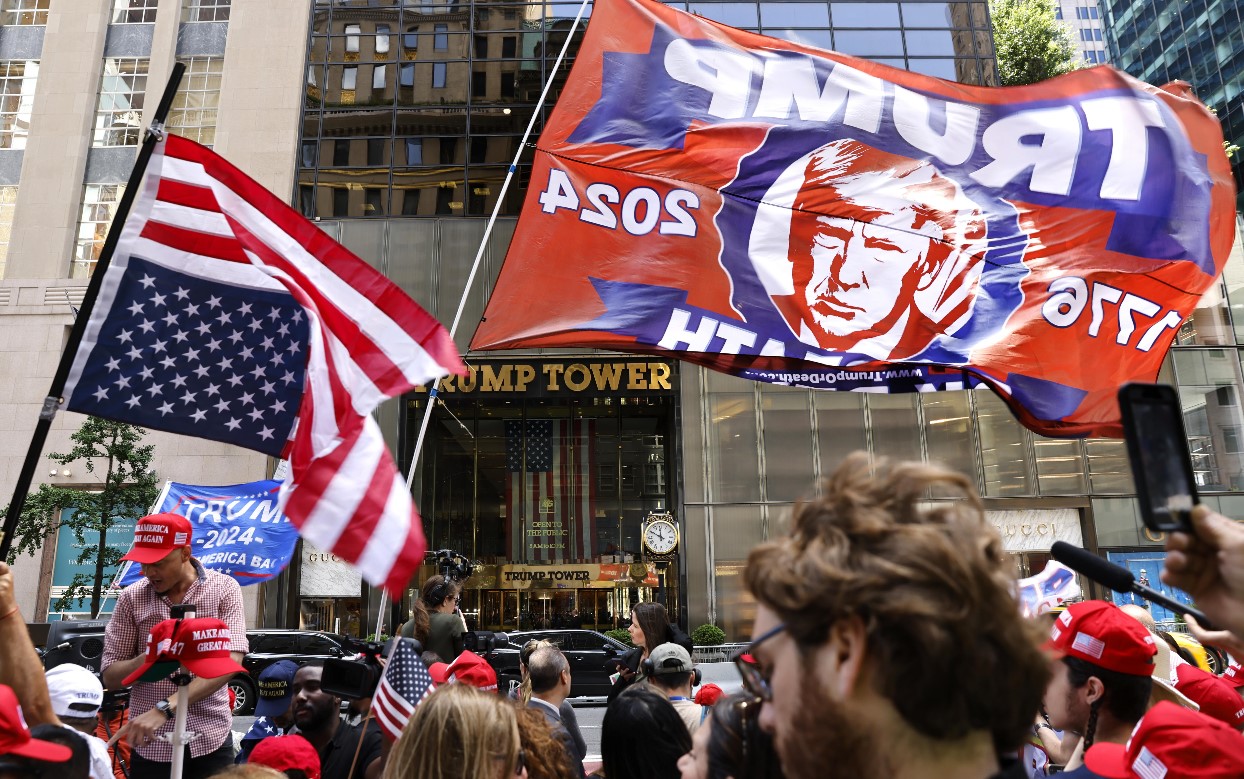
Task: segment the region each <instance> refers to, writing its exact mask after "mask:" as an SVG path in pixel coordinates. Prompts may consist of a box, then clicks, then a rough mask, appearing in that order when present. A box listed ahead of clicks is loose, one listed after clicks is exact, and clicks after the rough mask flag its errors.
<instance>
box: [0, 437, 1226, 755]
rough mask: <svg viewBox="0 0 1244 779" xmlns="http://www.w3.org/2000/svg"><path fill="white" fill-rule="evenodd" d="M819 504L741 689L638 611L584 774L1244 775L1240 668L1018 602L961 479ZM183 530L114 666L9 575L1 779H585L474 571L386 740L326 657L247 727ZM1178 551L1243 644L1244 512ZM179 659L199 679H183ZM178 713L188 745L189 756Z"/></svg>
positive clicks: (759, 554)
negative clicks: (515, 664) (338, 688)
mask: <svg viewBox="0 0 1244 779" xmlns="http://www.w3.org/2000/svg"><path fill="white" fill-rule="evenodd" d="M821 492H822V494H821V497H819V498H817V499H815V500H810V501H807V502H805V503H802V504H800V505H799V506H798V507H797V508H796V509H795V512H794V516H793V520H792V523H791V527H790V530H789V532H787V533H786V534H785V535H782V536H780V537H778V538H775V539H772V540H770V541H767V542H765V543H764V544H761V545H760V546H758V547H756V548H755V549H753V550H752V552H751V554H750V556H749V559H748V562H747V566H746V569H745V571H744V584H745V586H746V588H747V590H748V592H749V593H750V594H751V596H752V597H753V598H754V599H755V603H756V614H755V621H754V627H753V634H752V636H751V643H750V644H749V645H748V647H747V648H746V650H745V651H744V652H743V653H741V654H740V655H739V656H738V658H737V659H736V660H735V664H736V666H737V668H738V671H739V675H740V676H741V679H742V688H741V689H740V690H739V691H738V692H735V693H733V694H730V695H721V694H720V693H721V690H720V689H719V688H716V687H715V686H714V685H709V684H704V685H701V684H700V682H701V679H700V669H699V668H697V667H696V664H695V663H694V661H693V658H692V652H691V642H690V640H689V639H688V638H687V636H686V635H685V634H684V633H683V632H682V631H681V630H680V629H679V628H678V627H677V626H676V625H673V624H671V622H670V620H669V619H668V615H667V614H666V612H665V609H664V608H663V607H662V606H661V605H660V604H658V603H640V604H637V605H635V607H634V608H633V613H632V620H631V626H630V634H631V638H632V642H633V644H634V649H632V650H631V651H630V652H627V653H626V654H624V655H622V656H621V657H619V658H618V659H617V661H616V670H615V672H614V675H613V679H614V684H613V690H612V691H611V693H610V695H609V703H608V707H607V709H606V711H605V715H604V719H603V722H602V725H601V739H600V750H601V755H600V758H601V765H600V766H599V767H597V766H595V765H592V766H590V768H591V770H592V775H594V776H603V777H607V779H666V777H669V778H670V779H673V777H681V779H724V778H725V777H733V779H775V778H777V777H790V778H791V779H812V778H813V777H836V776H842V777H852V778H855V777H864V778H866V779H867V778H873V777H875V778H877V779H891V778H895V779H904V778H905V777H920V778H921V779H942V778H945V779H1036V777H1040V776H1047V775H1051V774H1054V773H1059V772H1061V773H1063V774H1064V775H1065V776H1067V777H1068V779H1094V778H1096V777H1110V778H1111V779H1127V778H1128V777H1139V778H1140V779H1152V778H1153V777H1170V778H1171V779H1174V778H1175V777H1210V778H1221V779H1228V778H1229V777H1230V778H1232V779H1240V777H1244V735H1241V729H1242V728H1244V671H1241V669H1240V668H1239V666H1238V665H1232V666H1231V667H1230V668H1229V669H1227V671H1226V672H1225V673H1223V674H1222V675H1220V676H1219V675H1215V674H1213V673H1207V672H1206V671H1204V670H1202V669H1200V668H1198V667H1197V666H1196V665H1195V664H1193V663H1190V662H1188V661H1187V659H1186V658H1184V657H1183V656H1182V655H1181V652H1182V650H1181V649H1180V648H1179V647H1178V645H1177V644H1174V643H1173V642H1170V641H1168V639H1169V637H1167V636H1165V635H1164V634H1162V632H1161V631H1158V630H1157V629H1156V625H1155V623H1154V622H1153V620H1152V618H1151V617H1150V616H1149V613H1148V612H1147V611H1146V610H1145V609H1144V608H1141V607H1138V606H1125V607H1118V606H1115V605H1114V604H1112V603H1109V602H1106V601H1096V600H1088V601H1081V602H1077V603H1072V604H1070V605H1068V606H1067V607H1066V608H1063V609H1059V610H1056V612H1055V613H1053V614H1050V615H1045V616H1043V617H1040V618H1037V619H1033V618H1029V617H1025V616H1022V615H1021V611H1020V609H1019V607H1018V605H1017V603H1016V582H1015V579H1014V573H1013V568H1012V565H1011V563H1010V561H1009V559H1008V557H1007V555H1006V553H1005V552H1004V550H1003V547H1002V543H1001V540H1000V538H999V536H998V534H997V532H996V531H995V530H994V529H993V528H992V527H991V525H990V524H989V523H988V522H987V521H986V518H985V512H984V508H983V505H982V502H981V500H980V498H979V496H977V494H976V493H975V491H974V490H973V488H972V485H971V483H970V482H969V481H968V480H967V479H966V478H964V477H963V476H961V475H958V474H955V473H953V472H950V471H947V470H945V469H942V468H940V467H937V466H933V465H927V464H922V463H890V462H886V461H879V462H873V461H870V460H869V458H868V457H867V456H865V455H863V454H858V455H854V456H852V457H850V458H848V459H847V460H845V461H844V462H843V463H842V464H841V465H840V467H838V468H837V469H836V471H835V472H834V473H833V474H832V475H831V476H830V477H829V478H828V479H827V480H826V482H825V485H824V488H823V489H822V491H821ZM930 495H935V496H937V498H938V500H932V501H931V500H929V496H930ZM190 535H191V531H190V527H189V524H188V523H187V522H186V521H185V520H184V519H183V518H181V517H177V516H175V515H169V514H160V515H154V516H151V517H146V518H144V519H142V520H140V521H139V523H138V526H137V530H136V539H135V543H134V546H133V548H132V549H131V550H130V552H129V553H128V554H127V555H126V558H127V559H131V560H135V561H136V562H138V563H139V564H140V565H141V566H142V572H143V579H142V580H141V581H139V582H138V583H136V584H134V585H132V586H130V587H129V588H127V589H126V590H125V591H123V593H122V594H121V597H120V599H119V601H118V604H117V607H116V610H115V612H114V614H113V617H112V620H111V621H110V622H109V625H108V628H107V632H106V639H105V647H104V654H103V661H102V665H103V671H102V680H101V679H100V678H97V677H96V676H95V675H94V674H93V673H91V672H90V671H89V670H87V669H84V668H80V667H78V666H73V665H60V666H56V667H54V668H52V669H50V670H48V671H46V673H45V672H43V670H42V666H41V664H40V660H39V657H38V655H37V653H36V651H35V648H34V646H33V645H32V644H31V642H30V638H29V636H28V634H27V631H26V630H25V626H24V623H23V621H22V618H21V615H20V613H19V610H18V608H17V605H16V602H15V600H14V595H13V581H12V574H11V572H10V571H9V569H8V567H7V566H4V565H3V564H0V779H9V778H10V777H38V776H46V777H51V776H55V777H57V779H79V778H85V777H91V779H108V778H109V777H113V776H115V777H117V778H118V779H126V777H130V778H136V779H142V777H156V776H159V777H167V776H169V775H170V771H171V767H172V763H173V762H174V757H175V756H176V755H177V751H178V750H180V751H181V754H180V757H179V760H180V761H181V762H182V766H183V776H185V777H188V778H189V779H207V777H250V778H253V779H261V778H262V779H273V778H276V777H290V778H291V779H321V778H322V779H380V778H383V779H399V778H401V779H406V778H407V777H412V778H414V779H424V778H426V779H459V778H461V779H508V777H512V776H517V777H529V778H530V779H546V778H547V779H575V778H576V777H579V778H583V777H585V774H586V773H587V770H586V769H587V768H589V766H586V765H585V763H586V761H585V758H587V754H586V752H587V750H586V746H585V742H584V739H583V736H582V733H581V730H580V727H579V725H578V721H577V718H576V716H575V710H574V709H573V708H572V707H571V706H570V705H569V704H568V702H567V698H568V696H569V694H570V690H571V685H572V683H573V680H572V677H571V668H570V665H569V663H568V662H567V659H566V657H565V656H564V655H563V653H562V652H561V650H560V649H559V648H558V647H557V646H556V645H554V644H552V643H550V642H548V641H532V642H529V643H528V644H526V645H524V646H523V647H522V650H521V652H520V657H519V660H520V671H521V674H522V682H521V684H519V685H518V687H517V688H516V689H514V690H513V691H510V690H505V689H498V684H497V676H496V673H495V672H494V671H493V669H492V667H491V666H490V665H489V664H488V663H487V662H486V661H484V660H483V659H482V658H481V657H479V656H478V655H475V654H473V653H472V652H469V651H463V650H462V640H461V636H462V634H463V633H464V631H465V626H464V625H463V622H462V619H461V616H460V613H459V612H458V611H457V608H456V607H457V603H458V600H459V598H460V592H459V584H458V583H457V582H454V581H452V580H450V579H446V578H445V577H442V576H434V577H432V578H430V579H429V580H428V581H427V582H426V583H425V584H424V586H423V589H422V594H421V597H420V598H419V602H418V603H417V604H416V607H415V609H414V613H413V614H412V616H411V619H410V620H409V621H408V622H407V623H406V624H404V625H403V626H402V628H401V630H400V635H401V636H403V637H405V638H409V639H412V640H415V641H418V643H419V645H420V646H421V647H422V649H423V655H422V658H421V660H422V662H423V663H424V664H425V665H426V667H427V672H428V676H429V677H430V678H431V679H432V681H433V682H434V683H435V685H436V687H435V689H434V690H433V691H432V692H430V693H429V694H428V695H426V697H424V698H423V699H422V700H421V701H419V702H418V704H417V705H415V706H414V708H413V712H411V714H410V718H409V721H408V722H407V723H406V724H405V726H404V727H402V728H401V729H400V731H398V732H395V733H394V735H396V738H395V739H390V738H387V737H386V736H385V732H384V731H383V729H382V728H380V727H378V725H377V721H376V718H374V717H373V716H372V710H371V709H370V708H369V707H370V700H369V699H365V698H364V699H359V700H355V701H351V702H350V707H349V710H348V712H347V713H346V715H345V716H343V715H342V705H343V701H342V699H341V698H340V697H338V696H337V695H336V694H334V693H333V692H332V691H331V689H332V688H331V686H330V689H328V690H326V689H325V685H326V684H327V682H326V681H325V678H324V666H323V664H321V663H314V662H313V663H307V664H303V665H298V664H296V663H293V662H288V661H287V662H280V663H276V664H273V665H272V666H269V667H268V668H267V669H265V671H264V672H263V673H262V674H261V675H260V677H259V688H258V692H259V701H258V705H257V709H256V719H255V721H254V724H253V725H252V726H251V728H250V729H249V730H248V731H247V732H246V733H245V734H234V733H233V732H232V731H231V728H230V726H231V721H232V720H231V712H230V704H229V700H228V695H227V692H226V690H225V681H226V680H227V679H228V677H229V676H230V675H231V674H232V673H235V672H237V671H238V670H240V669H241V666H240V665H239V661H240V660H241V658H242V656H243V654H244V653H245V652H246V649H247V646H246V638H245V629H244V628H245V626H244V623H243V615H242V607H241V598H240V594H239V591H238V585H237V583H236V582H234V581H233V580H232V579H231V578H229V577H226V576H223V575H220V574H217V573H214V572H212V571H210V570H206V569H204V568H203V566H202V565H201V564H200V563H199V562H198V561H197V560H196V559H195V558H194V557H193V556H192V555H191V552H190V541H191V539H190ZM1167 550H1168V557H1167V561H1166V565H1165V568H1164V570H1163V572H1162V580H1163V581H1164V582H1165V583H1166V584H1168V585H1170V586H1173V587H1178V588H1179V589H1182V590H1184V591H1185V592H1187V593H1188V594H1189V595H1190V596H1192V597H1193V598H1194V599H1195V601H1196V603H1197V605H1198V607H1199V608H1200V609H1201V610H1202V611H1203V612H1204V613H1205V614H1206V615H1207V616H1208V617H1209V618H1210V619H1211V620H1212V621H1213V622H1214V626H1215V629H1214V630H1213V631H1209V630H1207V629H1206V628H1207V626H1203V625H1197V624H1196V623H1195V621H1193V622H1190V625H1189V627H1190V629H1191V630H1192V631H1193V632H1194V634H1195V635H1197V636H1198V637H1199V638H1201V639H1202V640H1203V641H1206V642H1212V643H1214V644H1215V645H1216V646H1217V647H1219V648H1221V649H1223V650H1224V651H1225V652H1229V653H1231V654H1232V655H1234V656H1235V657H1237V658H1241V659H1244V524H1240V523H1237V522H1234V521H1232V520H1230V519H1228V518H1226V517H1223V516H1221V515H1219V514H1216V513H1214V512H1212V511H1210V510H1208V509H1206V508H1205V507H1198V508H1197V509H1196V510H1195V511H1194V512H1193V515H1192V527H1191V529H1190V532H1186V533H1174V534H1172V535H1171V536H1170V538H1169V540H1168V541H1167ZM187 606H193V610H192V613H184V614H183V613H178V612H181V611H182V610H183V609H181V608H179V607H187ZM179 668H181V669H185V671H188V672H189V673H188V674H184V675H183V676H182V677H181V678H180V679H177V676H176V672H178V669H179ZM175 680H176V681H175ZM179 683H180V689H179ZM123 685H124V686H129V687H131V694H130V709H129V716H128V719H127V720H124V721H118V720H116V719H114V718H112V717H111V716H104V715H103V714H101V703H102V701H103V699H104V688H105V686H106V687H108V688H109V689H115V688H118V687H121V686H123ZM697 689H698V692H697ZM181 701H188V703H182V702H181ZM180 706H185V707H186V710H185V711H178V708H179V707H180ZM182 719H184V721H185V725H186V730H187V731H189V732H191V733H192V734H193V737H192V738H191V739H190V740H189V742H188V743H186V744H175V743H173V741H174V740H173V739H171V738H170V734H171V733H172V731H173V730H174V723H175V722H178V721H180V720H182ZM101 735H102V736H103V738H101V737H100V736H101Z"/></svg>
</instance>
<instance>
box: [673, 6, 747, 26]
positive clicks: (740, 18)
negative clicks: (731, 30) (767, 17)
mask: <svg viewBox="0 0 1244 779" xmlns="http://www.w3.org/2000/svg"><path fill="white" fill-rule="evenodd" d="M689 10H690V11H691V13H693V14H699V15H700V16H705V17H708V18H709V19H712V20H713V21H715V22H721V23H722V24H728V25H730V26H731V27H757V26H759V24H760V20H759V17H758V15H757V13H756V6H755V5H754V4H752V3H691V5H690V6H689Z"/></svg>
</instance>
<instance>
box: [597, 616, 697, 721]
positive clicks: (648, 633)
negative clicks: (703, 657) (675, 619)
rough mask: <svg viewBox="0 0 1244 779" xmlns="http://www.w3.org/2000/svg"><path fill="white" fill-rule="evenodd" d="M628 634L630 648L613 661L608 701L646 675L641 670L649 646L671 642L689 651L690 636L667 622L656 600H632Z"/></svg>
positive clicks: (649, 652) (650, 650)
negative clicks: (613, 676) (615, 670)
mask: <svg viewBox="0 0 1244 779" xmlns="http://www.w3.org/2000/svg"><path fill="white" fill-rule="evenodd" d="M627 630H628V631H630V634H631V643H633V644H634V645H635V647H634V649H631V650H630V651H628V652H626V653H625V654H623V655H622V656H621V657H619V658H617V660H615V663H616V664H617V667H618V676H617V679H616V680H615V681H614V683H613V689H612V690H610V691H609V700H610V701H612V700H613V699H614V698H616V697H618V694H619V693H621V692H622V691H623V690H625V689H626V688H627V687H630V686H631V685H632V684H635V683H636V682H642V681H643V680H644V679H645V678H646V677H647V674H645V673H644V670H643V661H644V660H647V659H648V655H649V654H651V652H652V650H653V649H656V648H657V647H659V646H660V645H661V644H666V643H674V644H679V645H681V646H682V647H683V648H684V649H686V650H687V652H691V647H692V643H691V639H690V638H688V637H687V634H686V633H684V632H683V631H682V629H681V628H679V627H678V626H677V625H671V624H670V621H669V617H668V616H667V615H666V613H665V607H664V606H662V605H661V604H660V603H652V602H644V603H636V604H635V605H634V606H633V607H631V624H630V627H629V628H627Z"/></svg>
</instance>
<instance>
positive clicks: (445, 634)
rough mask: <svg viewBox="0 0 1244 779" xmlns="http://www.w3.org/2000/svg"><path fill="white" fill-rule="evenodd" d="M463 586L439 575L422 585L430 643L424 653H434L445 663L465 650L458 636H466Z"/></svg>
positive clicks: (450, 661)
mask: <svg viewBox="0 0 1244 779" xmlns="http://www.w3.org/2000/svg"><path fill="white" fill-rule="evenodd" d="M461 592H462V585H461V584H459V583H458V582H455V581H453V580H452V579H446V578H445V577H444V576H442V575H440V574H437V575H436V576H432V577H429V578H428V580H427V581H426V582H424V583H423V593H422V595H421V596H420V597H421V599H422V600H423V605H424V606H425V607H426V608H427V610H428V641H427V643H426V644H425V645H424V647H423V648H424V649H426V650H428V651H430V652H435V653H436V654H438V655H439V656H440V658H441V660H443V661H445V662H446V663H452V662H453V661H454V658H456V657H457V656H458V651H459V650H458V649H457V647H460V646H462V643H461V641H460V640H459V638H458V637H459V636H461V635H462V634H463V633H465V632H466V622H465V621H463V619H462V614H460V613H459V612H458V601H460V600H461V599H462V598H461V594H460V593H461Z"/></svg>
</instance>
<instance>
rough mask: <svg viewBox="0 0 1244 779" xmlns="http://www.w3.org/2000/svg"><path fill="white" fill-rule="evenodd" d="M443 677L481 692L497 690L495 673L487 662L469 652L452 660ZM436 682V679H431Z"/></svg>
mask: <svg viewBox="0 0 1244 779" xmlns="http://www.w3.org/2000/svg"><path fill="white" fill-rule="evenodd" d="M445 677H446V679H447V680H448V681H451V682H461V683H462V684H469V685H471V686H472V687H478V688H479V689H481V690H496V689H497V672H496V671H494V670H493V669H492V666H491V665H489V664H488V661H487V660H485V659H484V658H482V657H480V656H479V655H477V654H475V653H474V652H471V651H469V650H467V651H464V652H463V653H462V654H460V655H458V656H457V657H456V658H454V661H453V662H452V663H450V664H449V666H448V667H447V668H446V669H445ZM432 681H436V677H432Z"/></svg>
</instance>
